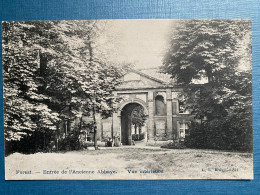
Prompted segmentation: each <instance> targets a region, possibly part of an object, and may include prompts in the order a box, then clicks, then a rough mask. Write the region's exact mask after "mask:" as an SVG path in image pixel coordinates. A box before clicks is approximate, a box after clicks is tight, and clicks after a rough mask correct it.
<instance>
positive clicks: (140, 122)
mask: <svg viewBox="0 0 260 195" xmlns="http://www.w3.org/2000/svg"><path fill="white" fill-rule="evenodd" d="M146 118H147V117H146V115H145V114H144V108H143V107H142V106H136V107H135V108H134V109H133V111H132V113H131V121H132V124H133V125H134V128H135V134H137V128H139V134H141V128H142V127H143V126H144V124H145V120H146Z"/></svg>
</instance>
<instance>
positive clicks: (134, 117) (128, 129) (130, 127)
mask: <svg viewBox="0 0 260 195" xmlns="http://www.w3.org/2000/svg"><path fill="white" fill-rule="evenodd" d="M139 119H140V120H139ZM146 119H147V109H146V108H145V107H144V106H143V105H141V104H139V103H136V102H131V103H128V104H125V105H124V107H123V108H122V109H121V142H122V144H123V145H132V140H135V141H141V140H144V139H146V136H147V130H146ZM137 128H138V130H137Z"/></svg>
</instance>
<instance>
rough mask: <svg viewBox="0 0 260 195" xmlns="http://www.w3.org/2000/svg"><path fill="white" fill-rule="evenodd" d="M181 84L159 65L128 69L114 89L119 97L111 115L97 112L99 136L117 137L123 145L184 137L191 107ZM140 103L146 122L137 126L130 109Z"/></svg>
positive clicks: (103, 139)
mask: <svg viewBox="0 0 260 195" xmlns="http://www.w3.org/2000/svg"><path fill="white" fill-rule="evenodd" d="M181 91H182V88H181V86H178V85H177V84H174V81H173V80H172V79H171V78H170V76H169V75H165V74H162V73H158V69H144V70H129V71H128V72H127V74H125V75H124V76H123V78H122V82H121V84H120V85H119V86H117V88H116V90H115V91H114V92H113V93H114V95H115V96H116V97H119V98H120V102H119V103H117V105H115V106H116V108H117V111H116V112H114V113H113V116H112V117H109V118H107V119H101V117H100V116H97V120H98V121H97V130H98V137H97V138H98V140H99V141H107V140H112V138H113V139H114V140H115V142H116V141H117V142H120V143H121V144H123V145H132V144H135V143H136V142H155V141H168V140H184V138H185V136H187V135H188V128H189V126H188V124H187V123H188V122H189V121H190V120H191V119H192V116H191V115H190V113H189V111H187V110H186V111H185V110H184V109H183V103H182V101H183V100H182V97H181ZM137 106H139V107H140V106H141V107H142V110H143V114H144V115H145V122H144V124H143V125H142V126H141V127H138V130H136V128H134V125H133V123H132V121H131V113H132V112H133V110H134V109H135V108H136V107H137Z"/></svg>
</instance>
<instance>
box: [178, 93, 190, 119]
mask: <svg viewBox="0 0 260 195" xmlns="http://www.w3.org/2000/svg"><path fill="white" fill-rule="evenodd" d="M179 114H190V112H189V110H188V109H186V107H185V97H184V95H180V96H179Z"/></svg>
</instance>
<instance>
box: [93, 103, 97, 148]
mask: <svg viewBox="0 0 260 195" xmlns="http://www.w3.org/2000/svg"><path fill="white" fill-rule="evenodd" d="M95 114H96V112H95V109H94V108H93V109H92V116H93V128H94V147H95V150H97V149H98V147H97V121H96V116H95Z"/></svg>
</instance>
